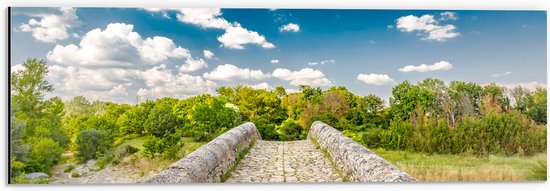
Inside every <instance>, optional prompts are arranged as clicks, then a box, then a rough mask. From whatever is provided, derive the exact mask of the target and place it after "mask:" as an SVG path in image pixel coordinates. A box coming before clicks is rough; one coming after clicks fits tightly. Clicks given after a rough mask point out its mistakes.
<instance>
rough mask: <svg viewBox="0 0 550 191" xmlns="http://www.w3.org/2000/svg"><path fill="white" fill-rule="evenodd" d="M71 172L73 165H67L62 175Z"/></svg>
mask: <svg viewBox="0 0 550 191" xmlns="http://www.w3.org/2000/svg"><path fill="white" fill-rule="evenodd" d="M73 170H74V165H69V166H67V168H65V170H64V171H63V172H64V173H69V172H71V171H73Z"/></svg>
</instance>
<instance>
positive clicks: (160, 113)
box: [143, 101, 179, 137]
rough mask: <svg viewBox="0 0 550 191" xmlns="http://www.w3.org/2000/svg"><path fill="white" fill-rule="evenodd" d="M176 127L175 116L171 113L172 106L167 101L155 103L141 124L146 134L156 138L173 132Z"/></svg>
mask: <svg viewBox="0 0 550 191" xmlns="http://www.w3.org/2000/svg"><path fill="white" fill-rule="evenodd" d="M178 126H179V125H178V124H177V121H176V116H175V115H174V113H173V112H172V104H171V103H170V102H167V101H166V102H163V101H157V103H156V104H155V106H154V107H153V108H152V109H151V111H150V112H149V116H148V117H147V120H146V121H145V122H144V124H143V127H144V130H145V132H146V133H148V134H152V135H155V136H158V137H161V136H162V135H164V134H165V133H172V132H174V131H175V130H176V128H177V127H178Z"/></svg>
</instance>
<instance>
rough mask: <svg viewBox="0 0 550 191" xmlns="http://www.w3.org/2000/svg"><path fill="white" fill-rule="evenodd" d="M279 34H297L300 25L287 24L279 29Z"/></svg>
mask: <svg viewBox="0 0 550 191" xmlns="http://www.w3.org/2000/svg"><path fill="white" fill-rule="evenodd" d="M279 31H281V32H298V31H300V25H298V24H295V23H288V24H286V25H283V26H281V27H280V28H279Z"/></svg>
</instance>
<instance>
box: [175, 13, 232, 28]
mask: <svg viewBox="0 0 550 191" xmlns="http://www.w3.org/2000/svg"><path fill="white" fill-rule="evenodd" d="M178 11H179V13H178V14H177V16H176V17H177V18H178V20H179V21H181V22H184V23H189V24H193V25H198V26H200V27H202V28H216V29H228V28H230V27H231V26H232V24H231V23H229V22H228V21H227V20H225V19H224V18H221V17H219V16H221V15H222V12H221V9H219V8H184V9H178Z"/></svg>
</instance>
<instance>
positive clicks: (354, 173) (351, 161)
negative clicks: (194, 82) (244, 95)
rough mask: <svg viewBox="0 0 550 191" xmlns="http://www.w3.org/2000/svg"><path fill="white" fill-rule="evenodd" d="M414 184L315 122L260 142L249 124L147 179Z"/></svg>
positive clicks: (172, 180)
mask: <svg viewBox="0 0 550 191" xmlns="http://www.w3.org/2000/svg"><path fill="white" fill-rule="evenodd" d="M347 181H350V182H415V181H416V180H415V179H414V178H413V177H412V176H410V175H409V174H407V173H405V172H403V171H401V170H400V169H398V168H397V167H395V166H394V165H392V164H390V163H389V162H388V161H386V160H384V159H382V158H381V157H379V156H378V155H376V154H375V153H374V152H372V151H370V150H369V149H367V148H366V147H364V146H362V145H360V144H359V143H357V142H355V141H353V140H351V139H349V138H347V137H346V136H344V135H343V134H342V133H340V132H339V131H338V130H336V129H334V128H333V127H331V126H329V125H327V124H325V123H323V122H320V121H316V122H315V123H313V124H312V125H311V128H310V130H309V134H308V139H307V140H300V141H264V140H261V137H260V134H259V133H258V130H257V129H256V126H255V125H254V124H253V123H250V122H248V123H245V124H242V125H240V126H238V127H235V128H233V129H231V130H229V131H227V132H226V133H224V134H222V135H220V136H219V137H217V138H215V139H214V140H212V141H210V142H209V143H207V144H206V145H204V146H202V147H200V148H199V149H197V150H195V151H194V152H192V153H190V154H189V155H187V156H186V157H184V158H183V159H181V160H180V161H178V162H175V163H174V164H172V165H171V166H170V167H168V168H167V169H165V170H163V171H161V172H160V173H159V174H158V175H156V176H154V177H152V178H151V179H149V180H147V181H146V182H147V183H211V182H226V183H273V182H347Z"/></svg>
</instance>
